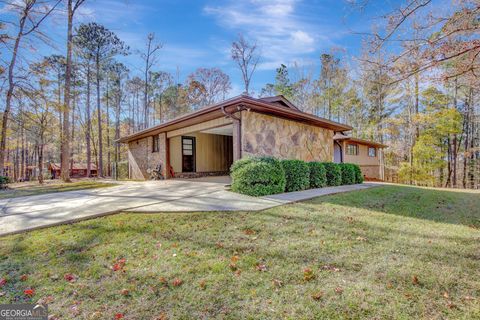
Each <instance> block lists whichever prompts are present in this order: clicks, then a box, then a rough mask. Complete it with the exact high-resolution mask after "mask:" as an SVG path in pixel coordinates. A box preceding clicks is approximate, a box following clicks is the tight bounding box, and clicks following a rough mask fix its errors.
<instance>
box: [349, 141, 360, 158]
mask: <svg viewBox="0 0 480 320" xmlns="http://www.w3.org/2000/svg"><path fill="white" fill-rule="evenodd" d="M347 154H348V155H349V156H358V144H348V145H347Z"/></svg>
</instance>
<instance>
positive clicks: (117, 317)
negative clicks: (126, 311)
mask: <svg viewBox="0 0 480 320" xmlns="http://www.w3.org/2000/svg"><path fill="white" fill-rule="evenodd" d="M115 319H123V313H116V314H115Z"/></svg>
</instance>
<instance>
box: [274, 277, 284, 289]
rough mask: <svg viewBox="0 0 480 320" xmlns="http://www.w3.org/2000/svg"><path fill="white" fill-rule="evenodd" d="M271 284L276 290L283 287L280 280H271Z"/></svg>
mask: <svg viewBox="0 0 480 320" xmlns="http://www.w3.org/2000/svg"><path fill="white" fill-rule="evenodd" d="M272 282H273V285H274V286H275V287H276V288H280V287H282V286H283V282H282V281H280V280H278V279H273V280H272Z"/></svg>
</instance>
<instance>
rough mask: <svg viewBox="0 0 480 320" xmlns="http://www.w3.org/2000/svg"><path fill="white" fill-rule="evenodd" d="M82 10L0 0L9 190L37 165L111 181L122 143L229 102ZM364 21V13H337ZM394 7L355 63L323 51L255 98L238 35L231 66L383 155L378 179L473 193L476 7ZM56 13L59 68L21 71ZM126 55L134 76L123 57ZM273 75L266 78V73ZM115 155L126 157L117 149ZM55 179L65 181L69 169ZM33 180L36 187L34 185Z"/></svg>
mask: <svg viewBox="0 0 480 320" xmlns="http://www.w3.org/2000/svg"><path fill="white" fill-rule="evenodd" d="M88 1H89V0H52V1H49V0H44V1H38V0H22V1H13V0H12V1H7V0H2V1H1V4H2V5H3V6H4V10H6V9H7V10H9V11H10V13H13V16H14V17H15V19H16V20H14V21H13V20H9V21H8V22H7V21H0V44H1V45H2V46H3V48H2V51H1V55H0V94H1V95H0V96H1V97H2V98H1V101H2V105H1V108H2V123H1V127H2V131H1V136H0V171H1V174H3V175H9V176H11V177H12V178H13V179H14V180H15V181H21V180H26V179H29V172H31V171H29V170H28V168H32V167H37V168H42V167H43V166H44V164H45V162H48V161H51V162H60V163H61V165H62V168H68V167H69V166H71V165H72V164H73V163H74V162H75V163H86V164H87V165H88V168H87V170H88V171H90V169H91V166H90V165H89V164H90V163H94V164H96V165H97V166H98V175H99V176H111V175H112V173H113V171H114V164H115V163H117V162H119V161H125V157H126V153H125V150H122V146H119V145H117V144H116V143H115V140H116V139H118V138H119V137H121V136H124V135H127V134H131V133H134V132H136V131H138V130H142V129H145V128H147V127H150V126H152V125H156V124H159V123H162V122H165V121H168V120H170V119H173V118H175V117H178V116H180V115H182V114H185V113H187V112H191V111H194V110H197V109H199V108H202V107H205V106H207V105H210V104H212V103H215V102H218V101H221V100H224V99H225V98H228V97H230V95H229V93H230V92H231V87H232V85H231V81H230V77H229V75H227V74H226V73H224V72H223V71H222V70H221V69H219V68H205V67H202V66H198V69H197V70H196V71H195V72H193V73H192V74H190V75H189V76H187V77H186V78H185V79H183V81H182V80H181V79H180V77H179V72H177V73H176V74H171V73H168V72H166V71H162V68H161V67H162V66H161V65H160V64H159V61H158V54H159V52H161V50H162V44H161V41H160V39H157V38H156V37H155V34H154V33H151V34H148V35H145V46H144V47H143V48H129V47H128V46H127V45H126V44H125V43H124V42H123V41H122V39H120V38H119V37H118V36H117V35H116V34H115V33H114V32H112V31H111V30H109V29H108V26H103V25H100V24H97V23H95V22H90V23H77V22H76V20H75V17H76V12H77V10H78V8H79V7H81V6H82V5H84V3H85V2H88ZM347 3H348V5H349V6H350V7H351V8H353V9H354V10H364V9H365V8H366V7H367V6H369V5H371V3H370V1H368V0H364V1H353V0H351V1H347ZM442 8H443V7H441V6H437V5H435V3H434V2H433V1H429V0H404V1H399V2H398V7H397V8H395V9H394V10H392V11H391V12H390V13H389V14H388V15H385V16H384V17H382V23H381V24H378V25H373V24H372V26H371V30H373V31H372V32H371V33H363V34H359V35H358V38H359V41H362V52H361V53H360V54H359V55H358V56H354V57H352V56H349V55H347V53H346V52H344V51H343V50H342V49H339V48H332V49H331V50H330V51H329V52H319V53H318V56H319V63H318V65H319V67H315V66H314V65H311V66H310V65H302V64H300V63H298V64H293V65H288V66H287V65H280V66H278V69H277V70H276V74H275V75H274V77H275V78H274V81H273V82H272V83H267V84H265V86H264V87H263V88H262V90H261V91H260V92H253V91H252V90H251V88H250V82H251V79H252V77H255V71H256V66H257V64H258V62H259V61H261V59H262V57H261V50H260V49H261V44H258V43H254V42H253V41H251V40H250V39H246V38H245V37H244V36H242V35H239V36H238V38H237V39H235V40H233V39H232V40H233V42H232V47H231V57H232V60H233V62H234V63H235V64H236V65H238V69H239V70H238V72H240V73H241V75H242V79H243V82H244V86H245V88H244V90H245V92H246V93H247V94H250V95H252V96H270V95H277V94H282V95H284V96H285V97H286V98H288V99H290V100H291V101H292V102H293V103H295V104H296V105H297V106H298V107H299V108H301V109H302V110H303V111H305V112H309V113H312V114H315V115H317V116H320V117H324V118H327V119H331V120H334V121H339V122H342V123H346V124H349V125H351V126H352V127H353V128H354V130H353V135H354V136H356V137H359V138H365V139H370V140H375V141H378V142H381V143H385V144H387V145H389V148H387V149H386V150H385V164H386V176H387V179H389V180H392V181H395V182H401V183H407V184H414V185H424V186H442V187H454V188H455V187H460V188H476V189H478V188H480V106H479V105H480V79H479V78H478V76H479V70H478V67H479V57H478V56H479V54H480V39H479V30H480V27H479V23H480V2H479V1H476V0H454V1H452V2H451V4H450V5H449V7H448V9H445V8H443V9H442ZM56 11H62V12H65V14H64V17H65V19H64V20H65V25H66V26H67V35H66V42H65V56H61V55H50V56H45V57H43V58H42V59H40V60H38V61H30V60H29V59H27V58H26V57H27V56H28V50H26V46H31V45H34V44H35V43H36V42H48V36H49V35H48V30H47V29H45V28H42V26H43V24H44V21H45V20H46V19H49V18H50V16H51V15H52V13H54V12H56ZM125 55H134V56H136V57H137V58H138V59H140V60H139V61H141V62H142V65H143V70H142V72H139V71H138V70H136V71H132V70H129V69H128V68H127V67H126V66H125V65H124V64H123V63H122V62H121V57H122V56H125ZM272 76H273V75H272ZM123 148H124V146H123ZM62 175H63V176H62V178H63V179H64V180H66V181H68V180H69V176H68V170H63V173H62ZM39 180H40V182H42V177H41V176H40V177H39Z"/></svg>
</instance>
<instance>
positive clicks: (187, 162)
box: [168, 124, 233, 178]
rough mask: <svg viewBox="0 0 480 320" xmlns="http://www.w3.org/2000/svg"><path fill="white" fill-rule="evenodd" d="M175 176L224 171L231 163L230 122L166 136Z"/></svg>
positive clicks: (221, 173)
mask: <svg viewBox="0 0 480 320" xmlns="http://www.w3.org/2000/svg"><path fill="white" fill-rule="evenodd" d="M168 140H169V141H168V143H169V150H170V152H169V153H170V166H171V168H172V169H173V171H174V173H175V176H174V177H175V178H196V177H205V176H222V175H228V174H229V169H230V166H231V165H232V163H233V125H231V124H229V125H225V126H221V127H215V128H209V129H205V130H201V131H196V132H192V133H188V134H183V135H179V136H175V137H171V138H169V139H168Z"/></svg>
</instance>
